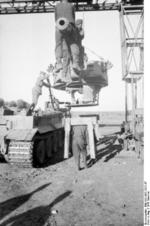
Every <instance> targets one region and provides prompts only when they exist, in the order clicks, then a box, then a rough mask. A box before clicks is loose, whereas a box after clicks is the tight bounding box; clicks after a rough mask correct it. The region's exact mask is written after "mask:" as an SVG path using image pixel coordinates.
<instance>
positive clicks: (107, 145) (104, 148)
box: [96, 134, 122, 162]
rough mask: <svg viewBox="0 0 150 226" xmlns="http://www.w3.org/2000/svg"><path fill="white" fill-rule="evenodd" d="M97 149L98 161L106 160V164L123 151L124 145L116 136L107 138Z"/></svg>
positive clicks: (98, 144) (99, 143)
mask: <svg viewBox="0 0 150 226" xmlns="http://www.w3.org/2000/svg"><path fill="white" fill-rule="evenodd" d="M96 149H97V151H96V160H97V161H99V160H100V159H102V158H104V162H108V161H109V160H110V159H112V158H114V157H115V156H116V154H118V153H119V152H121V151H122V145H121V144H120V143H119V142H118V140H117V134H114V135H110V136H105V137H104V138H103V139H102V140H101V141H100V142H98V143H97V145H96Z"/></svg>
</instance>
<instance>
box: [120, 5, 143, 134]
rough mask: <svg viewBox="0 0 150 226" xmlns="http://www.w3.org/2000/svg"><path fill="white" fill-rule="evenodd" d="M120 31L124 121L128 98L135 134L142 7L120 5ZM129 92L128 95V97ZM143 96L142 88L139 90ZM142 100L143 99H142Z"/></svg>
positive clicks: (140, 73)
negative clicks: (123, 83)
mask: <svg viewBox="0 0 150 226" xmlns="http://www.w3.org/2000/svg"><path fill="white" fill-rule="evenodd" d="M120 31H121V49H122V79H123V80H124V81H125V113H126V114H125V120H126V122H128V121H129V97H130V98H131V104H132V111H131V113H132V115H131V119H132V120H131V122H132V126H131V128H132V131H133V133H135V123H136V116H137V115H138V98H137V96H138V95H137V93H138V88H137V87H138V86H137V84H138V82H139V81H141V82H142V83H143V81H144V77H143V73H144V7H143V4H142V5H136V7H134V6H129V5H121V9H120ZM129 89H130V90H129ZM129 91H130V93H131V94H130V95H129ZM140 92H141V95H142V96H143V87H142V90H140ZM142 99H143V97H142Z"/></svg>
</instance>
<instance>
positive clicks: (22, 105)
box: [0, 98, 30, 110]
mask: <svg viewBox="0 0 150 226" xmlns="http://www.w3.org/2000/svg"><path fill="white" fill-rule="evenodd" d="M29 106H30V104H29V103H28V102H26V101H24V100H22V99H19V100H17V101H14V100H11V101H5V100H4V99H3V98H0V107H7V108H12V107H13V108H16V109H17V110H22V109H28V108H29Z"/></svg>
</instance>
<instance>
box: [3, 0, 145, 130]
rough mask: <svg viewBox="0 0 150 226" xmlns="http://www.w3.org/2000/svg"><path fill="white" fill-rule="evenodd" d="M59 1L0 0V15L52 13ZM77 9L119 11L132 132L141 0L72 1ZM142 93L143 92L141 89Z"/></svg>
mask: <svg viewBox="0 0 150 226" xmlns="http://www.w3.org/2000/svg"><path fill="white" fill-rule="evenodd" d="M57 2H58V0H54V1H50V0H0V15H8V14H29V13H52V12H54V9H55V5H56V3H57ZM72 3H73V4H74V5H75V8H76V11H110V10H117V11H119V14H120V31H121V53H122V79H123V80H124V81H125V91H126V93H125V112H126V117H125V119H126V122H127V121H128V99H129V98H128V94H129V93H128V88H129V87H128V86H129V85H130V86H131V90H132V94H131V95H132V97H130V98H131V99H132V122H133V127H132V129H133V132H134V125H135V116H136V108H137V82H138V81H139V80H140V79H143V42H144V40H143V27H144V25H143V21H144V19H143V16H144V5H143V0H120V1H119V0H101V1H99V0H94V1H93V0H86V1H84V0H78V1H77V0H72ZM141 92H142V91H141Z"/></svg>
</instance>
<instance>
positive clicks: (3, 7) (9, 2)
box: [0, 0, 143, 15]
mask: <svg viewBox="0 0 150 226" xmlns="http://www.w3.org/2000/svg"><path fill="white" fill-rule="evenodd" d="M57 2H58V1H51V0H0V15H7V14H31V13H53V12H54V10H55V5H56V3H57ZM72 2H73V4H74V5H75V8H76V11H79V12H80V11H111V10H120V8H121V4H122V3H121V2H119V1H116V0H114V1H111V2H108V1H106V0H105V1H103V2H102V3H98V2H99V1H96V3H92V1H91V0H87V1H84V0H79V1H77V0H74V1H72ZM127 7H128V9H129V10H130V9H132V10H136V9H139V7H143V5H140V6H139V5H138V6H137V5H130V4H127Z"/></svg>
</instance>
